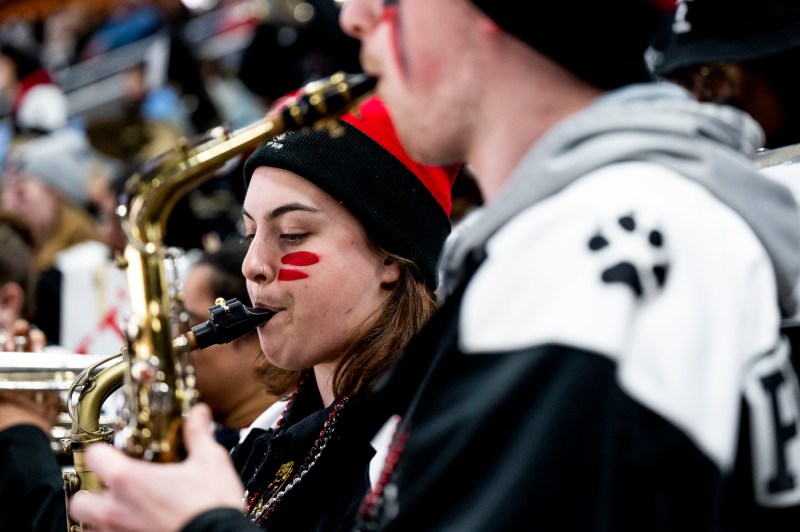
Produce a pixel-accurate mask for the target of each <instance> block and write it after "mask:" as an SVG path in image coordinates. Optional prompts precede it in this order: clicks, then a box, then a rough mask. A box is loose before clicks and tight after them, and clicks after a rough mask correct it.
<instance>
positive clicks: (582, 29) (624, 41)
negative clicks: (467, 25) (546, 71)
mask: <svg viewBox="0 0 800 532" xmlns="http://www.w3.org/2000/svg"><path fill="white" fill-rule="evenodd" d="M473 3H474V4H475V5H476V6H478V7H479V8H480V9H481V11H483V12H484V13H486V14H487V15H488V16H489V17H490V18H492V19H493V20H494V21H495V22H496V23H497V24H498V25H499V26H500V27H502V28H503V29H504V30H505V31H507V32H508V33H510V34H511V35H513V36H514V37H516V38H517V39H519V40H521V41H522V42H524V43H526V44H528V45H530V46H531V47H532V48H535V49H536V50H537V51H539V52H541V53H543V54H544V55H546V56H548V57H550V58H551V59H552V60H554V61H556V62H558V63H559V64H560V65H562V66H563V67H564V68H566V69H567V70H569V71H571V72H572V73H573V74H575V75H576V76H578V77H579V78H581V79H583V80H584V81H586V82H588V83H590V84H592V85H594V86H595V87H598V88H600V89H614V88H617V87H620V86H622V85H626V84H628V83H636V82H641V81H649V80H650V74H649V72H648V70H647V67H646V65H645V62H644V52H645V50H646V49H647V45H648V44H649V42H650V38H651V37H652V36H653V33H654V32H655V31H656V28H657V27H658V23H659V21H660V20H661V18H662V16H663V12H662V10H661V9H659V8H658V7H656V5H655V3H654V2H653V1H648V0H612V1H610V2H602V1H599V0H578V1H577V2H575V1H573V2H558V1H556V2H536V3H535V4H530V7H529V10H530V12H531V13H532V16H521V14H520V8H519V5H518V4H517V3H513V2H503V1H501V0H473Z"/></svg>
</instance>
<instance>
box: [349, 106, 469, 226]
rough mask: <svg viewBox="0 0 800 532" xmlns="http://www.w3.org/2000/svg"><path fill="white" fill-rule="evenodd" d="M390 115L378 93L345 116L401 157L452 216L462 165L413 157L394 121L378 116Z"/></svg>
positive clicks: (390, 151) (389, 150)
mask: <svg viewBox="0 0 800 532" xmlns="http://www.w3.org/2000/svg"><path fill="white" fill-rule="evenodd" d="M388 115H389V111H388V110H387V109H386V106H385V105H384V104H383V102H382V101H381V100H380V99H379V98H378V97H377V96H371V97H370V98H368V99H367V100H365V101H364V102H363V103H362V104H361V105H359V107H358V110H357V111H356V112H355V113H347V114H345V115H344V116H342V117H341V119H342V121H344V122H347V123H348V124H351V125H352V126H354V127H356V128H358V129H359V130H360V131H362V132H363V133H364V134H365V135H367V136H368V137H370V138H371V139H372V140H374V141H375V142H377V143H378V144H380V145H381V146H383V148H384V149H386V151H388V152H389V153H391V154H392V155H394V156H395V157H396V158H397V159H398V160H400V162H402V163H403V164H404V165H405V166H406V167H407V168H408V169H409V170H410V171H411V172H412V173H413V174H414V175H415V176H417V179H419V180H420V181H421V182H422V184H423V185H425V187H426V188H427V189H428V191H429V192H430V193H431V195H432V196H433V197H434V198H435V199H436V201H437V202H438V203H439V205H441V206H442V209H443V210H444V212H445V214H447V215H448V216H450V210H451V208H452V206H453V199H452V189H453V182H454V181H455V178H456V174H457V173H458V170H459V169H460V168H461V165H453V166H446V167H441V166H431V165H427V164H422V163H419V162H417V161H415V160H414V159H412V158H411V156H410V155H409V154H408V153H407V152H406V151H405V149H404V148H403V145H402V144H401V143H400V139H399V138H398V137H397V133H396V132H395V129H394V127H392V122H391V120H384V119H376V117H379V116H388Z"/></svg>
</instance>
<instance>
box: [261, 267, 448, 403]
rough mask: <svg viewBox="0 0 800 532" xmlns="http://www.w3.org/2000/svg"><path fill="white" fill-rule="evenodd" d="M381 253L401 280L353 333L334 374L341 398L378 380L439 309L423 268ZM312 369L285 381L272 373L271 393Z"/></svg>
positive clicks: (295, 382)
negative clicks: (369, 318) (373, 314)
mask: <svg viewBox="0 0 800 532" xmlns="http://www.w3.org/2000/svg"><path fill="white" fill-rule="evenodd" d="M381 253H382V254H383V255H385V256H387V257H388V260H391V261H394V262H396V263H397V264H398V266H399V267H400V279H398V281H397V283H395V286H394V287H393V290H392V293H391V295H390V296H389V298H388V300H387V301H386V303H385V304H384V305H383V306H382V307H381V309H380V310H378V311H377V313H376V315H375V316H374V317H373V319H371V320H369V321H367V322H366V323H364V324H363V325H362V326H361V327H359V328H358V329H356V330H355V331H353V333H352V334H351V336H350V340H349V341H348V342H347V346H346V347H345V348H344V350H343V351H342V355H341V357H340V358H339V365H338V366H337V368H336V371H335V373H334V375H333V393H334V395H335V396H336V397H337V398H338V397H343V396H345V395H346V396H353V395H355V394H357V393H359V392H360V391H362V390H364V389H365V388H367V387H369V386H371V385H372V384H374V383H375V382H376V381H377V380H378V378H379V377H380V376H381V375H383V374H384V373H385V372H386V370H387V369H388V368H389V367H390V366H391V365H392V363H393V362H394V361H395V359H396V357H397V356H398V355H399V354H400V353H401V352H402V350H403V348H405V346H406V344H408V342H409V341H410V340H411V338H412V337H413V336H414V335H415V334H416V333H417V332H419V330H420V329H421V328H422V326H423V325H424V324H425V323H426V322H427V321H428V320H429V319H430V317H431V316H432V315H433V313H434V312H435V311H436V308H437V302H436V295H435V292H434V291H433V290H431V289H430V288H428V287H427V286H426V284H425V280H424V277H423V275H422V272H421V271H420V270H419V268H418V267H417V266H416V265H415V264H414V263H413V262H411V261H410V260H408V259H404V258H403V257H400V256H398V255H395V254H392V253H386V252H381ZM274 369H277V368H274ZM267 371H268V373H269V372H271V371H272V370H271V369H268V370H267ZM306 371H309V370H304V371H295V372H291V375H288V374H287V373H286V372H285V371H284V373H283V375H282V379H281V378H280V376H279V377H273V376H271V377H270V380H269V385H270V386H269V391H270V392H271V393H274V394H275V395H279V396H285V395H287V394H288V393H290V392H292V391H293V390H294V389H295V388H296V387H297V386H298V385H299V384H300V382H301V381H302V378H303V376H304V375H305V373H306Z"/></svg>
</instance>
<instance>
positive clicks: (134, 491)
mask: <svg viewBox="0 0 800 532" xmlns="http://www.w3.org/2000/svg"><path fill="white" fill-rule="evenodd" d="M184 442H185V445H186V450H187V457H186V459H185V460H184V461H183V462H178V463H169V464H159V463H154V462H147V461H143V460H139V459H136V458H131V457H129V456H126V455H125V454H124V453H123V452H122V451H120V450H118V449H116V448H114V447H112V446H111V445H109V444H103V443H99V444H94V445H92V446H91V447H90V448H89V449H88V450H87V453H86V463H87V465H88V467H89V469H91V470H92V471H94V472H95V473H96V474H97V475H98V477H99V478H100V480H101V481H102V482H103V483H104V484H105V485H106V489H104V490H102V491H97V492H85V491H84V492H79V493H76V494H75V495H74V496H73V497H72V499H71V501H70V504H69V512H70V516H71V517H72V519H73V521H75V522H81V523H84V524H91V525H92V530H100V531H114V530H125V531H130V532H136V531H141V532H154V531H162V532H172V531H178V530H180V529H181V528H182V527H183V526H185V525H186V524H187V523H188V522H189V521H190V520H191V519H192V518H194V517H196V516H197V515H199V514H200V513H202V512H204V511H206V510H211V509H214V508H234V509H236V510H239V511H241V510H242V494H243V493H244V487H243V485H242V483H241V481H240V480H239V475H238V473H237V472H236V470H235V469H234V467H233V464H232V462H231V459H230V456H229V454H228V452H227V451H226V450H225V448H223V447H222V446H221V445H220V444H219V443H217V441H216V440H215V439H214V434H213V424H212V419H211V410H210V409H209V408H208V406H206V405H205V404H202V403H200V404H197V405H195V406H194V407H192V410H191V411H190V413H189V416H188V418H187V419H186V422H185V424H184Z"/></svg>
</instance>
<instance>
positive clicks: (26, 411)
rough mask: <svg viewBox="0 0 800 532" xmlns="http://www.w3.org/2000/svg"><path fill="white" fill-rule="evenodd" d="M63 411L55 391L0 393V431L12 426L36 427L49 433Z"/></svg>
mask: <svg viewBox="0 0 800 532" xmlns="http://www.w3.org/2000/svg"><path fill="white" fill-rule="evenodd" d="M63 411H65V407H64V404H63V401H62V400H61V393H60V392H57V391H48V392H36V391H0V430H3V429H7V428H9V427H12V426H14V425H23V424H24V425H36V426H37V427H39V428H41V429H42V430H43V431H45V432H47V433H49V432H50V429H51V428H52V427H53V425H55V424H56V422H57V421H58V415H59V414H60V413H61V412H63Z"/></svg>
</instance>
